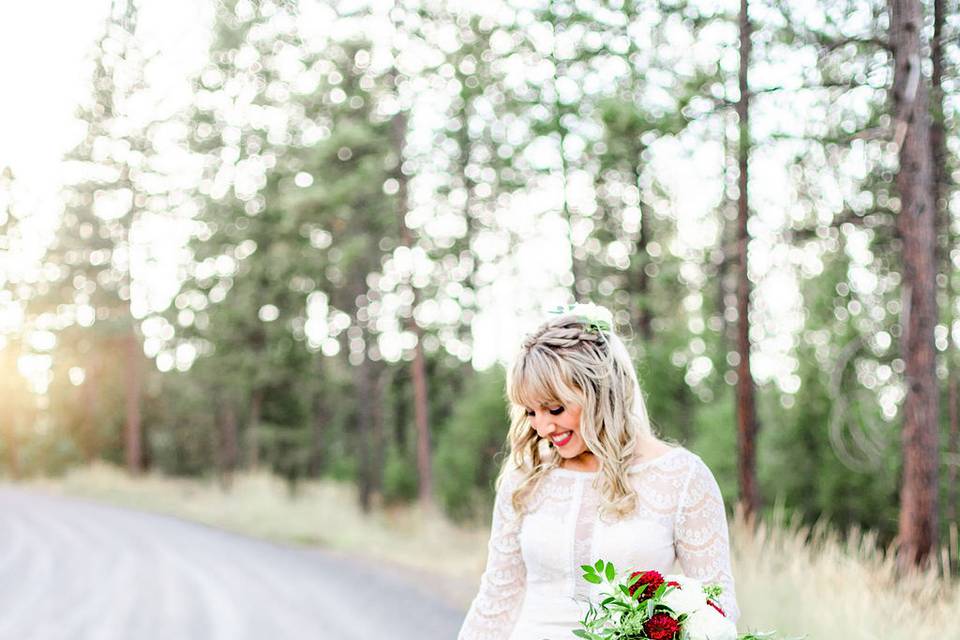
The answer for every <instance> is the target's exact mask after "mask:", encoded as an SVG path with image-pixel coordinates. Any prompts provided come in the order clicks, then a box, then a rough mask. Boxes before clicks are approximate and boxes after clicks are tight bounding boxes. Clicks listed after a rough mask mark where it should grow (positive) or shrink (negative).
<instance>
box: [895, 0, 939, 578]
mask: <svg viewBox="0 0 960 640" xmlns="http://www.w3.org/2000/svg"><path fill="white" fill-rule="evenodd" d="M891 7H892V11H891V20H890V32H891V33H890V35H891V37H890V41H891V43H892V45H893V56H894V65H895V71H894V82H893V104H894V116H895V117H894V122H895V126H894V141H895V143H896V144H897V146H898V148H899V155H900V168H899V171H898V173H897V189H898V191H899V195H900V213H899V215H898V217H897V222H898V228H899V232H900V236H901V239H902V243H903V287H904V301H905V304H904V308H903V318H902V321H901V323H902V331H903V336H902V338H901V349H902V352H903V359H904V361H905V363H906V367H905V372H904V377H905V382H906V398H905V400H904V404H903V417H904V421H903V433H902V442H903V483H902V485H901V491H900V522H899V534H898V542H899V545H900V550H901V554H900V561H901V565H902V566H909V565H922V564H925V563H926V561H927V560H928V559H929V558H930V555H931V552H932V551H933V549H934V546H935V545H936V544H937V539H938V513H937V511H938V501H939V496H938V473H939V457H940V456H939V453H940V452H939V444H940V443H939V433H938V430H939V429H938V428H939V424H938V422H939V406H938V395H939V387H938V384H939V383H938V381H937V376H936V351H935V348H934V326H935V325H936V321H937V301H936V207H935V205H934V198H933V193H934V173H933V167H932V166H931V165H932V162H931V159H932V153H931V147H930V123H929V103H928V100H929V96H928V91H927V85H926V81H925V80H924V78H923V72H922V69H921V59H922V58H921V48H922V47H921V42H920V30H921V28H922V26H923V14H922V9H921V5H920V2H919V0H892V3H891Z"/></svg>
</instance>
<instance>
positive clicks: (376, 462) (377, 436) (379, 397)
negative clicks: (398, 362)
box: [370, 363, 391, 495]
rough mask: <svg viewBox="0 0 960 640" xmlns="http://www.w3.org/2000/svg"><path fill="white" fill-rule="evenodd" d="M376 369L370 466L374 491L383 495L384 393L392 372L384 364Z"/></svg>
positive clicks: (371, 424)
mask: <svg viewBox="0 0 960 640" xmlns="http://www.w3.org/2000/svg"><path fill="white" fill-rule="evenodd" d="M376 368H377V369H379V371H375V375H376V378H375V382H374V385H373V395H372V396H371V398H370V405H371V407H372V410H371V416H370V429H371V430H370V444H371V446H372V451H371V455H370V464H371V466H372V468H373V478H372V484H373V490H374V492H376V493H379V494H380V495H383V470H384V466H385V465H386V457H385V455H384V454H385V453H386V450H387V442H386V436H385V433H384V422H385V420H384V415H385V411H384V406H383V398H384V391H385V390H386V388H387V385H388V384H389V383H390V377H391V372H390V369H389V367H385V366H383V364H382V363H378V366H377V367H376Z"/></svg>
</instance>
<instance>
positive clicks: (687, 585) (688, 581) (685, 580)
mask: <svg viewBox="0 0 960 640" xmlns="http://www.w3.org/2000/svg"><path fill="white" fill-rule="evenodd" d="M663 580H664V581H665V582H676V583H678V584H679V585H680V588H681V589H686V590H687V591H691V592H693V593H699V594H700V596H701V597H702V598H703V602H704V604H706V602H707V594H706V593H705V592H704V590H703V583H702V582H700V581H699V580H697V579H696V578H690V577H688V576H685V575H682V574H679V573H672V574H670V575H668V576H663Z"/></svg>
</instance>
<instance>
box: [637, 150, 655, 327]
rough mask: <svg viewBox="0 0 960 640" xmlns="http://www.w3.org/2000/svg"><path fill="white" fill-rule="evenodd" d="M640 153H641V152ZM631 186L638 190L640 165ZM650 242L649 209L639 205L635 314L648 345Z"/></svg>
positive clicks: (651, 319) (641, 204) (650, 320)
mask: <svg viewBox="0 0 960 640" xmlns="http://www.w3.org/2000/svg"><path fill="white" fill-rule="evenodd" d="M641 153H642V151H641ZM635 161H636V162H640V154H639V153H638V154H637V157H636V159H635ZM633 185H634V186H635V187H636V188H637V189H640V165H638V164H635V165H633ZM648 242H650V207H645V206H643V202H642V201H641V203H640V233H639V234H638V236H637V246H636V250H635V254H634V255H636V256H637V260H638V262H639V264H637V270H636V275H635V277H636V283H635V285H634V286H635V287H636V289H637V292H636V293H637V297H638V298H639V301H638V304H637V309H636V313H635V316H634V317H635V321H636V325H637V328H638V329H639V330H640V336H641V337H642V338H643V341H644V343H645V344H649V342H650V340H651V339H652V338H653V313H652V310H651V305H650V275H649V274H648V273H647V265H649V264H650V255H649V254H648V253H647V243H648Z"/></svg>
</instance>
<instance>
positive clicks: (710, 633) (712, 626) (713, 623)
mask: <svg viewBox="0 0 960 640" xmlns="http://www.w3.org/2000/svg"><path fill="white" fill-rule="evenodd" d="M683 626H684V629H685V630H686V632H687V635H686V637H687V638H688V640H737V626H736V625H735V624H733V622H732V621H731V620H730V619H729V618H727V617H724V616H723V614H721V613H720V612H719V611H717V610H716V609H714V608H713V607H703V608H701V609H700V610H699V611H696V612H695V613H693V614H692V615H691V616H690V617H689V618H687V620H686V622H684V625H683Z"/></svg>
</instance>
